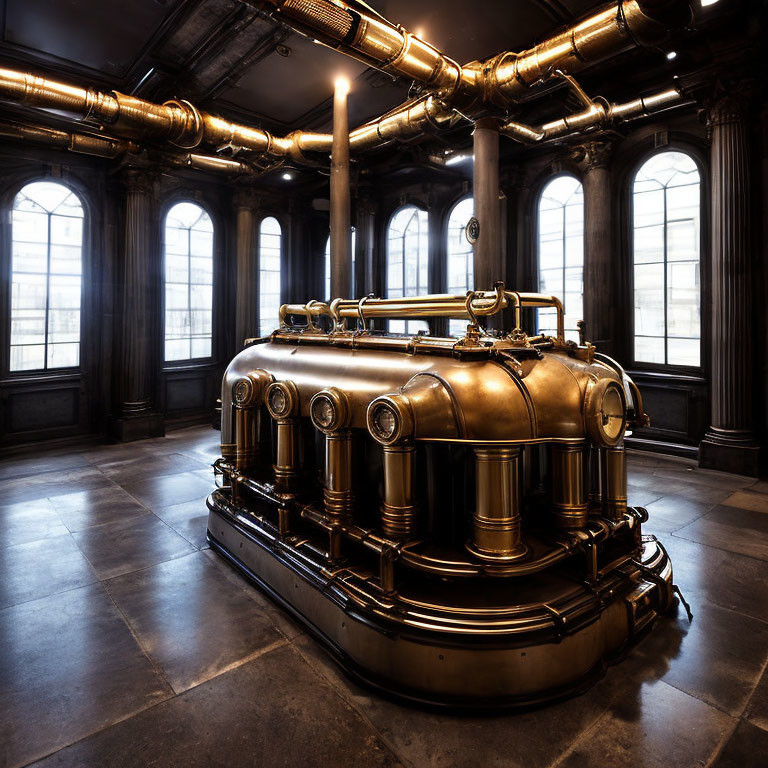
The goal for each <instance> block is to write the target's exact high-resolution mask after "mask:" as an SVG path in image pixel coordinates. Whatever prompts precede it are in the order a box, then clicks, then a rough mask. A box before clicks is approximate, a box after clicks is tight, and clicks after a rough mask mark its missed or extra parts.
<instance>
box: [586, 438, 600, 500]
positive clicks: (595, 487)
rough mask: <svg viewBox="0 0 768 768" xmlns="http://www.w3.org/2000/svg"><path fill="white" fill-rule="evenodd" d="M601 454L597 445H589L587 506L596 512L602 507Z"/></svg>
mask: <svg viewBox="0 0 768 768" xmlns="http://www.w3.org/2000/svg"><path fill="white" fill-rule="evenodd" d="M602 474H603V470H602V456H601V454H600V448H599V447H598V446H597V445H594V444H593V445H591V446H590V447H589V506H590V509H595V510H597V511H598V512H600V511H602V508H603V481H602Z"/></svg>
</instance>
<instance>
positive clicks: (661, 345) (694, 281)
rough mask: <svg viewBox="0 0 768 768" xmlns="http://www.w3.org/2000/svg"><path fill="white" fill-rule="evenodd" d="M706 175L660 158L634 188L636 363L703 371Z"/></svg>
mask: <svg viewBox="0 0 768 768" xmlns="http://www.w3.org/2000/svg"><path fill="white" fill-rule="evenodd" d="M700 216H701V191H700V178H699V169H698V168H697V166H696V163H695V162H694V161H693V159H692V158H691V157H690V156H689V155H686V154H684V153H683V152H672V151H669V152H660V153H659V154H656V155H654V156H653V157H651V158H650V159H649V160H647V161H646V162H645V163H643V165H642V167H641V168H640V170H639V171H638V172H637V173H636V174H635V179H634V183H633V185H632V230H633V238H632V243H633V247H632V257H633V278H634V307H635V313H634V319H635V331H634V333H635V345H634V348H635V354H634V357H635V361H637V362H643V363H659V364H662V365H663V364H668V365H690V366H698V365H700V363H701V320H700V313H701V283H700V276H699V258H700V250H701V243H700V236H701V223H700Z"/></svg>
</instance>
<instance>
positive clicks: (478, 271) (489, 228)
mask: <svg viewBox="0 0 768 768" xmlns="http://www.w3.org/2000/svg"><path fill="white" fill-rule="evenodd" d="M473 141H474V160H475V165H474V170H473V192H472V193H473V195H474V208H475V218H476V219H477V220H478V222H479V224H480V228H479V232H478V236H477V242H476V243H475V246H474V278H475V280H474V282H475V284H474V286H469V287H470V288H476V289H478V290H489V289H491V288H493V284H494V282H495V281H496V280H502V279H503V278H504V264H503V263H502V258H501V207H500V205H499V125H498V123H497V122H496V120H494V119H492V118H482V119H480V120H478V121H477V122H476V123H475V132H474V134H473Z"/></svg>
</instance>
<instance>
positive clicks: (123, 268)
mask: <svg viewBox="0 0 768 768" xmlns="http://www.w3.org/2000/svg"><path fill="white" fill-rule="evenodd" d="M123 183H124V187H125V232H124V237H123V249H122V264H121V265H120V269H119V274H120V293H121V310H122V311H121V315H120V320H119V322H120V323H121V328H120V334H119V336H120V340H121V343H120V356H119V358H118V366H119V368H118V371H117V373H118V377H119V392H120V404H119V417H118V418H117V419H116V420H115V425H114V426H115V429H114V431H115V434H116V436H117V437H118V438H119V439H121V440H124V441H129V440H139V439H141V438H144V437H154V436H157V435H161V434H163V422H162V419H161V418H160V417H159V416H158V415H157V414H156V413H154V408H153V405H154V404H153V402H152V389H153V374H154V372H155V366H156V359H157V358H156V356H155V355H154V354H153V341H155V339H154V338H153V337H154V334H155V332H158V331H159V330H160V329H161V328H162V324H159V323H155V322H154V320H155V319H156V318H157V317H158V309H159V307H158V306H157V305H156V302H155V298H156V297H157V295H158V293H157V290H158V285H157V284H156V281H155V279H154V278H155V277H157V276H159V275H160V271H159V270H158V269H157V265H158V263H159V262H158V253H157V251H158V238H157V237H156V235H155V232H154V213H153V207H152V206H153V181H152V177H151V175H150V174H149V173H148V172H147V171H145V170H142V169H137V168H130V169H128V170H126V171H125V173H124V175H123Z"/></svg>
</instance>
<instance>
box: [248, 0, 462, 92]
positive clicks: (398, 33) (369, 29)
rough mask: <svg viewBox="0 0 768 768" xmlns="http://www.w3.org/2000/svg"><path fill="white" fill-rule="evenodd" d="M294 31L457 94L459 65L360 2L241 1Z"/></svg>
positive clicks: (459, 76)
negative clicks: (265, 12) (268, 14)
mask: <svg viewBox="0 0 768 768" xmlns="http://www.w3.org/2000/svg"><path fill="white" fill-rule="evenodd" d="M242 2H245V3H246V4H248V5H251V6H253V7H255V8H258V9H259V10H264V11H267V12H268V13H271V15H272V16H273V17H274V18H276V19H279V20H280V21H282V22H283V23H285V24H286V25H287V26H289V27H291V28H292V29H295V30H296V31H298V32H300V33H302V34H304V35H306V36H308V37H310V38H312V39H313V40H316V41H317V42H320V43H323V44H324V45H327V46H329V47H331V48H334V49H335V50H337V51H341V52H342V53H345V54H347V55H348V56H351V57H353V58H355V59H357V60H358V61H362V62H364V63H365V64H367V65H368V66H371V67H375V68H376V69H381V70H384V71H385V72H392V73H395V74H398V75H403V76H404V77H407V78H409V79H411V80H416V81H418V82H420V83H424V84H425V85H427V86H429V87H430V88H434V89H437V90H441V91H443V92H444V94H451V93H453V92H454V91H455V90H456V89H457V87H458V86H459V83H460V81H461V78H462V69H461V66H460V65H459V64H458V63H457V62H455V61H454V60H453V59H451V58H450V57H448V56H446V55H445V54H444V53H441V52H440V51H438V50H437V48H435V47H434V46H433V45H431V44H430V43H428V42H426V41H424V40H422V39H421V38H419V37H417V36H416V35H414V34H412V33H410V32H408V31H407V30H406V29H404V28H403V27H401V26H400V25H396V24H393V23H392V22H390V21H387V19H385V18H384V17H383V16H381V15H379V14H378V13H376V12H375V11H373V10H372V9H371V8H369V7H367V6H366V5H365V4H362V3H355V2H350V3H347V2H343V0H333V1H332V0H242Z"/></svg>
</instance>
